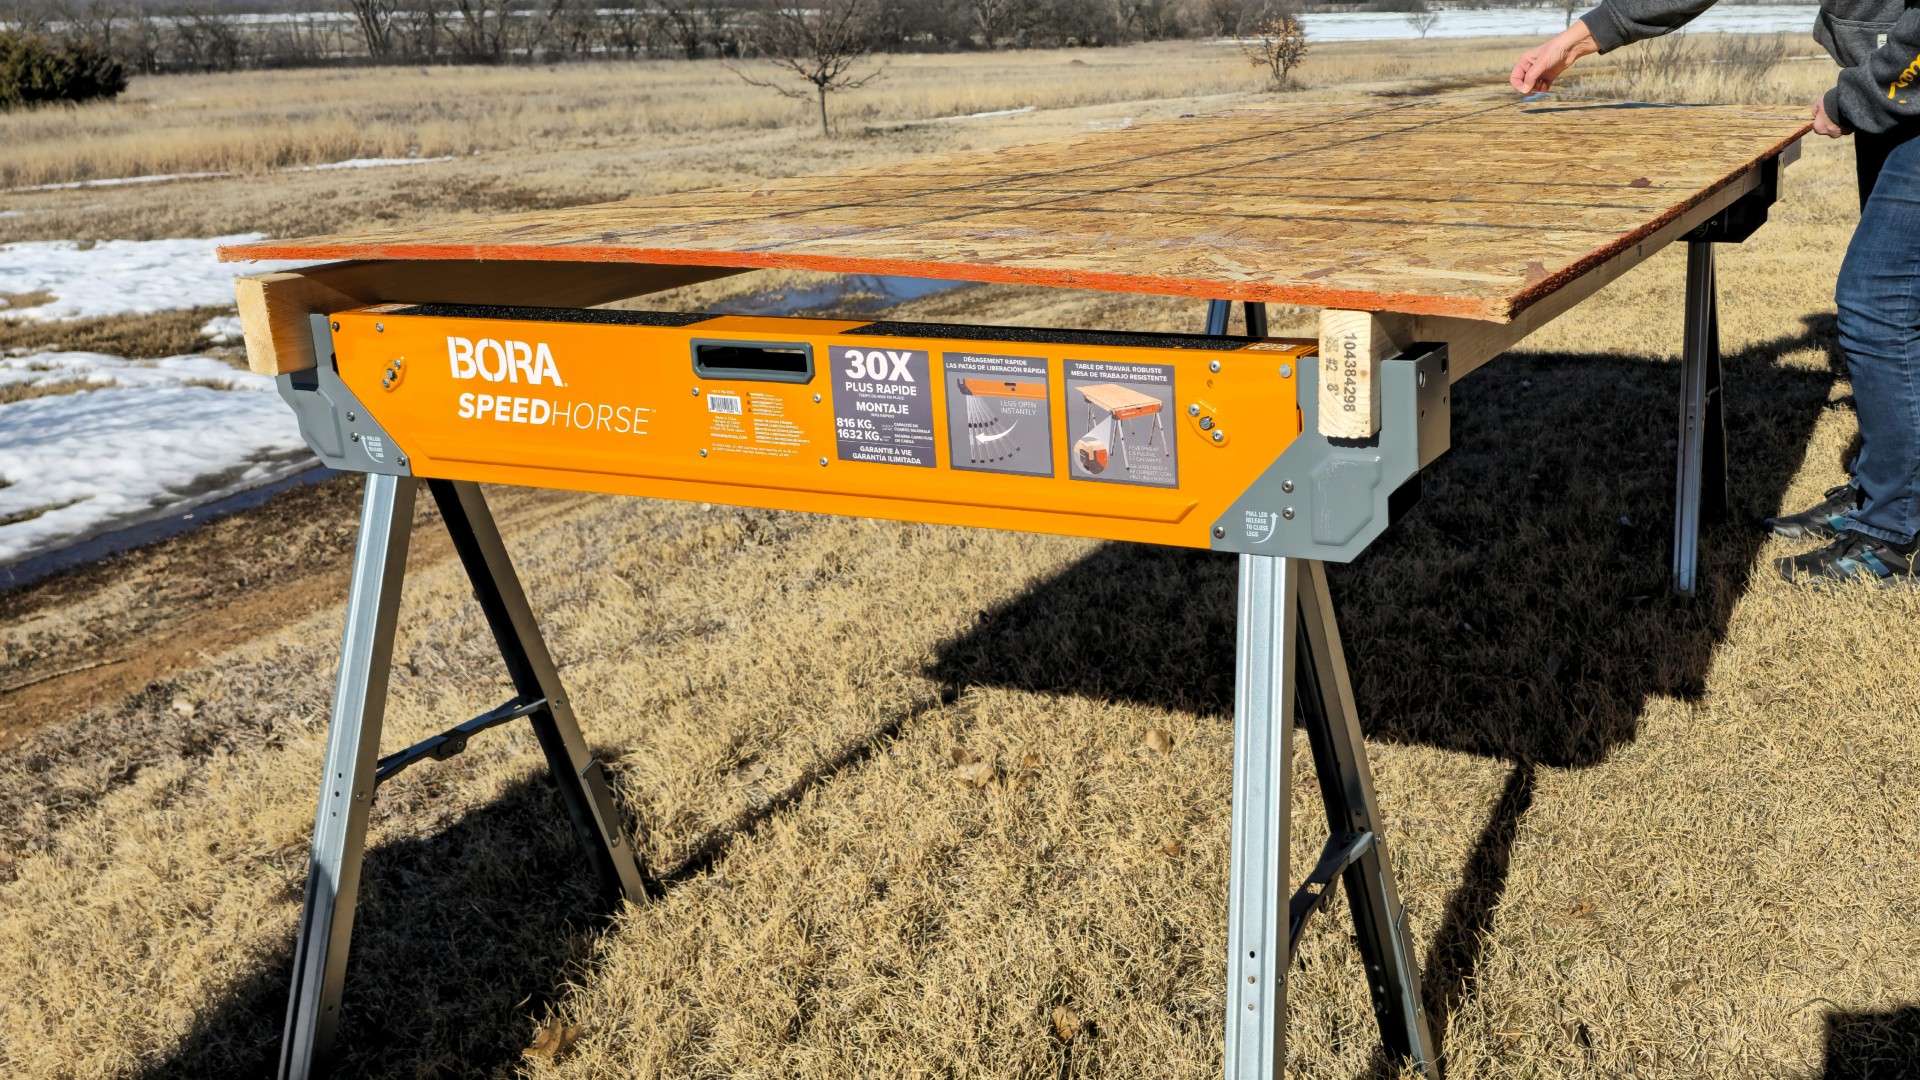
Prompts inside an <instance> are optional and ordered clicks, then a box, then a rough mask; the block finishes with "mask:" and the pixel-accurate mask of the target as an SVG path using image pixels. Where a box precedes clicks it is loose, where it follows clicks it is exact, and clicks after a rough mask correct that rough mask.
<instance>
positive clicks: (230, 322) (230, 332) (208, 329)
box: [200, 315, 240, 345]
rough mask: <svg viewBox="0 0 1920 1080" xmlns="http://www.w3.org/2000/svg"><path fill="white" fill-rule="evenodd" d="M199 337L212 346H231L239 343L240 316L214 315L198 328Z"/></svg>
mask: <svg viewBox="0 0 1920 1080" xmlns="http://www.w3.org/2000/svg"><path fill="white" fill-rule="evenodd" d="M200 336H201V337H203V338H206V339H207V342H208V343H209V344H212V345H233V344H237V343H238V342H239V341H240V316H238V315H215V316H214V317H213V318H211V319H208V320H207V324H206V325H205V326H202V327H201V328H200Z"/></svg>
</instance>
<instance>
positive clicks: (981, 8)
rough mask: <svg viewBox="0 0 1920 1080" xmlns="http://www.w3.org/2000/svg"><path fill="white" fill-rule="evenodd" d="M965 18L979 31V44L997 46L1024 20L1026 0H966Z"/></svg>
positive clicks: (1011, 35)
mask: <svg viewBox="0 0 1920 1080" xmlns="http://www.w3.org/2000/svg"><path fill="white" fill-rule="evenodd" d="M966 3H967V18H968V21H970V22H971V23H972V24H973V28H974V29H975V30H978V31H980V44H982V45H985V46H986V47H987V48H989V49H992V48H997V47H999V44H1000V43H1001V42H1002V41H1006V40H1007V39H1009V38H1011V37H1013V36H1014V35H1015V34H1016V33H1018V32H1019V31H1020V29H1021V24H1022V23H1023V22H1024V21H1025V19H1024V16H1025V15H1026V13H1027V9H1028V8H1029V7H1031V6H1032V5H1031V4H1030V3H1029V2H1028V0H966Z"/></svg>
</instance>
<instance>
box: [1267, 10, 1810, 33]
mask: <svg viewBox="0 0 1920 1080" xmlns="http://www.w3.org/2000/svg"><path fill="white" fill-rule="evenodd" d="M1819 10H1820V9H1819V8H1818V7H1817V6H1816V5H1813V4H1804V5H1803V4H1717V5H1715V6H1714V7H1711V8H1708V9H1707V12H1706V14H1704V15H1702V16H1700V17H1699V18H1698V19H1695V20H1694V21H1693V22H1691V23H1689V24H1688V25H1687V29H1688V30H1689V31H1693V32H1696V33H1703V34H1804V33H1807V32H1809V31H1811V30H1812V29H1813V17H1814V15H1815V13H1817V12H1818V11H1819ZM1584 11H1585V8H1584V7H1583V8H1582V9H1581V12H1576V14H1580V13H1583V12H1584ZM1300 22H1301V24H1302V25H1304V26H1305V28H1306V31H1307V40H1309V41H1329V42H1330V41H1408V40H1412V39H1415V38H1418V37H1419V36H1420V32H1419V31H1418V30H1416V29H1414V28H1413V25H1412V24H1411V23H1409V22H1408V21H1407V17H1406V16H1405V15H1397V14H1393V13H1390V12H1375V11H1339V12H1323V13H1321V14H1317V15H1303V16H1301V17H1300ZM1566 26H1567V14H1566V12H1565V11H1564V10H1562V9H1559V8H1494V9H1487V10H1480V11H1457V10H1456V11H1437V12H1435V13H1434V23H1433V27H1432V28H1431V29H1429V30H1428V31H1427V35H1426V36H1427V37H1430V38H1466V37H1538V38H1546V37H1551V36H1553V35H1554V34H1557V33H1559V32H1560V31H1562V30H1564V29H1566Z"/></svg>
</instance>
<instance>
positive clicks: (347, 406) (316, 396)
mask: <svg viewBox="0 0 1920 1080" xmlns="http://www.w3.org/2000/svg"><path fill="white" fill-rule="evenodd" d="M311 323H312V328H313V355H315V356H317V357H319V358H320V362H319V363H318V364H315V365H314V366H313V367H310V368H308V369H307V370H305V371H295V372H292V373H289V374H286V375H279V376H276V377H275V378H274V382H275V383H276V384H278V385H279V388H280V397H281V399H282V400H284V401H285V402H286V403H287V404H288V405H289V406H291V407H292V408H293V415H294V418H295V419H297V420H298V421H299V422H300V437H301V438H303V439H305V440H307V445H308V446H309V447H312V448H313V452H314V453H315V454H318V455H319V456H320V460H321V461H323V462H325V463H326V465H327V467H328V468H332V469H339V470H340V471H342V472H361V473H379V474H381V475H383V476H412V475H413V470H412V469H410V468H408V467H407V455H406V452H405V451H403V450H401V449H400V444H399V443H397V442H395V441H394V440H393V436H392V435H389V434H388V433H387V430H386V429H385V428H383V427H381V426H380V424H379V422H378V421H376V420H375V419H374V418H373V414H371V413H369V412H367V407H366V406H365V405H362V404H361V403H360V399H359V398H357V397H355V396H354V394H353V391H351V390H349V389H347V384H346V383H344V382H341V381H340V369H339V367H338V361H337V360H336V359H335V358H334V355H333V333H332V330H331V328H330V327H329V325H328V321H327V317H326V316H325V315H315V316H313V317H312V319H311Z"/></svg>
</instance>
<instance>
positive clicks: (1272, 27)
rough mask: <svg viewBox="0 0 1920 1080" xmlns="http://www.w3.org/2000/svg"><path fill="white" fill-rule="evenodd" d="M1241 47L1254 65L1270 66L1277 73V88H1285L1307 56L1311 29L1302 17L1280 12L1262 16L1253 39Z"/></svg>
mask: <svg viewBox="0 0 1920 1080" xmlns="http://www.w3.org/2000/svg"><path fill="white" fill-rule="evenodd" d="M1241 48H1242V49H1243V50H1244V51H1245V52H1246V54H1247V59H1248V60H1250V61H1252V63H1253V66H1254V67H1263V68H1266V69H1267V72H1268V74H1270V75H1272V76H1273V88H1274V89H1275V90H1281V89H1285V88H1286V87H1287V86H1288V85H1290V84H1291V83H1292V82H1293V69H1294V68H1296V67H1299V66H1300V61H1302V60H1305V59H1306V58H1307V32H1306V30H1305V28H1303V27H1302V26H1301V25H1300V19H1299V17H1298V16H1296V15H1294V14H1293V13H1292V12H1290V11H1279V12H1275V13H1273V14H1270V15H1263V16H1261V18H1260V21H1259V22H1257V23H1255V24H1254V27H1253V40H1252V41H1249V42H1247V43H1246V44H1245V45H1243V46H1241Z"/></svg>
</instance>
